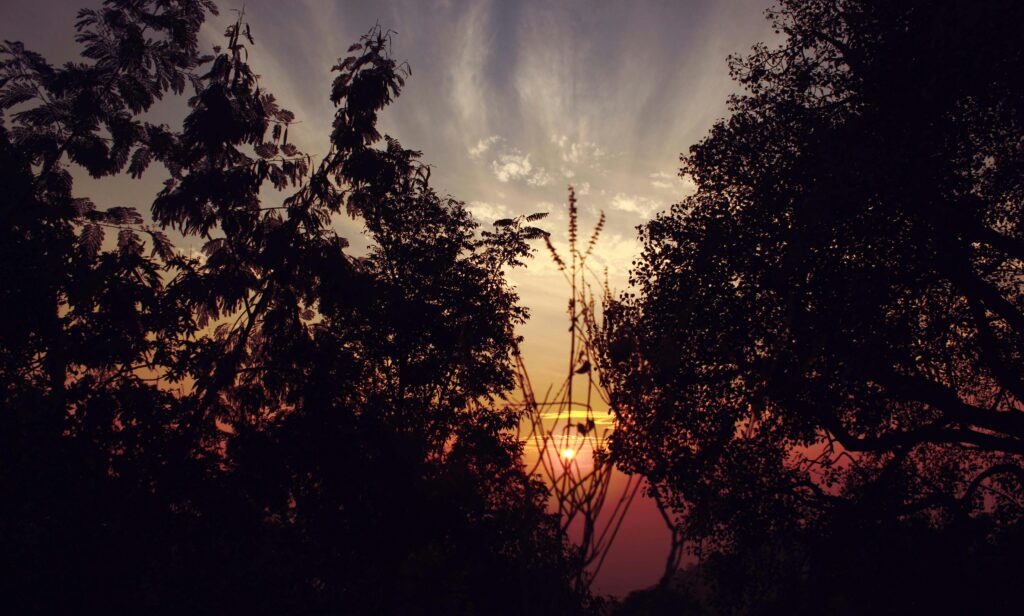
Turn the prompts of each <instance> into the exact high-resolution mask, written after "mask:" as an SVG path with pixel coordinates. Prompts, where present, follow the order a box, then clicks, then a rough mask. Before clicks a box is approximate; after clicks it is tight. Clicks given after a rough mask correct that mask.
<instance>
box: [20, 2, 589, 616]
mask: <svg viewBox="0 0 1024 616" xmlns="http://www.w3.org/2000/svg"><path fill="white" fill-rule="evenodd" d="M213 10H214V7H213V5H212V4H211V3H210V2H209V1H208V0H107V1H106V2H105V4H104V7H103V8H102V9H100V10H96V11H82V12H81V13H80V17H79V21H78V24H77V27H78V31H79V36H78V40H79V41H80V42H81V43H82V44H83V52H82V55H83V56H84V58H86V59H87V60H88V61H87V62H83V63H69V64H66V65H64V66H62V67H53V66H51V65H50V64H48V63H47V62H46V61H45V60H44V59H43V58H42V57H41V56H39V55H37V54H34V53H32V52H29V51H27V50H25V49H24V47H23V46H22V45H21V44H19V43H9V42H8V43H5V44H4V46H3V47H2V48H0V103H2V109H3V111H4V116H3V124H2V125H0V178H2V184H3V186H4V193H5V194H4V196H3V201H2V212H3V214H2V216H0V235H2V238H0V251H2V254H0V263H2V265H0V268H2V269H0V279H2V284H0V312H2V313H3V314H4V317H5V318H4V320H3V323H2V324H0V395H2V396H3V412H2V414H0V490H2V494H3V498H2V499H0V500H2V501H3V502H4V503H5V505H4V506H3V512H2V514H0V537H2V538H3V539H2V546H0V548H2V549H0V551H2V552H3V557H2V558H3V562H4V567H3V569H4V570H5V571H6V572H8V573H7V575H6V576H5V577H4V580H3V582H4V589H5V601H8V602H11V603H14V604H18V605H21V606H23V607H26V608H33V609H51V608H61V607H64V608H67V607H69V606H71V605H76V606H81V605H90V606H96V607H99V606H108V607H111V608H113V609H115V610H117V611H139V610H148V609H160V610H169V609H175V608H182V609H186V610H188V611H204V612H205V611H215V610H220V611H230V612H237V611H256V612H274V613H283V612H307V611H311V610H325V609H326V610H339V609H340V610H344V611H345V612H346V613H363V612H369V611H376V612H382V611H383V612H385V613H442V612H444V613H452V612H454V613H481V612H488V613H522V612H525V611H529V610H533V609H545V610H548V611H555V612H558V613H571V612H573V611H575V610H577V609H579V607H580V604H581V603H580V600H581V598H580V597H579V596H578V595H577V594H576V593H574V592H573V591H571V590H570V589H569V584H568V579H569V576H570V571H569V569H568V566H567V560H566V557H565V550H564V545H563V540H562V535H561V534H560V532H559V528H558V525H557V521H556V520H553V519H552V518H551V517H550V516H548V515H546V514H545V513H544V502H543V499H544V491H543V489H542V488H541V487H540V486H538V485H537V484H536V483H535V482H534V481H533V480H531V479H530V478H529V477H528V476H527V475H526V473H525V472H524V471H523V469H522V467H521V464H520V454H521V451H520V447H521V446H520V445H519V443H518V442H516V441H515V440H513V439H512V438H511V437H510V436H508V434H509V428H510V427H512V426H514V425H515V424H516V423H517V422H518V416H517V415H516V414H514V413H511V412H508V411H500V410H498V409H496V408H495V407H494V405H493V404H492V402H491V401H492V400H493V398H494V397H495V396H497V395H499V394H500V393H501V392H502V391H504V390H506V389H507V388H509V387H510V385H511V384H512V375H513V373H512V367H511V357H512V353H513V351H514V349H515V347H516V344H517V342H518V340H517V338H516V336H515V331H514V328H515V326H516V325H517V324H519V323H521V322H522V320H523V319H524V318H525V317H526V313H525V310H524V309H523V308H522V307H520V306H519V304H518V298H517V296H516V294H515V292H514V290H513V289H512V288H511V287H510V286H509V285H508V283H507V282H506V280H505V278H504V273H503V271H504V268H506V267H507V266H516V265H521V264H522V261H523V259H524V258H525V257H527V256H528V255H529V253H530V250H531V249H530V247H529V245H528V243H527V242H528V240H530V239H533V238H536V237H539V236H540V234H541V232H540V231H539V230H538V229H536V228H535V227H531V226H528V225H527V224H525V223H527V222H532V221H533V220H534V219H529V220H526V219H521V220H520V219H517V220H514V221H503V223H502V224H501V225H499V226H498V227H497V228H496V230H495V231H494V232H485V233H482V234H478V233H477V228H476V227H477V226H476V223H475V222H474V221H473V220H472V218H471V216H470V215H469V214H468V213H467V211H466V209H465V208H464V206H463V204H462V203H461V202H459V201H456V200H454V199H452V198H448V197H442V196H439V195H438V194H437V193H436V192H435V191H434V190H433V189H432V188H431V186H430V184H429V176H430V174H429V168H428V167H427V166H426V165H424V164H423V163H421V162H420V161H419V153H418V152H415V151H412V150H407V149H404V148H403V147H402V146H401V144H399V143H398V141H396V140H394V139H392V138H390V137H384V138H383V139H384V147H377V146H378V144H379V143H380V141H381V139H382V136H381V135H380V134H379V133H378V132H377V129H376V119H377V114H378V113H379V112H380V110H381V109H383V108H384V107H385V106H386V105H387V104H389V103H390V102H391V101H392V100H393V99H394V98H395V97H396V96H397V95H398V94H399V92H400V90H401V87H402V85H403V83H404V81H403V80H404V78H405V77H406V76H407V75H408V68H407V67H406V66H404V65H401V64H398V63H396V62H395V61H394V60H393V59H392V58H391V57H390V35H389V33H387V32H383V31H381V30H380V28H375V29H374V30H372V31H371V32H370V33H369V34H368V35H367V36H365V37H363V39H362V40H361V41H360V42H359V43H358V44H356V45H354V46H352V47H351V48H350V49H349V52H350V53H352V54H354V55H352V56H351V57H349V58H347V59H345V60H342V61H341V62H340V63H339V64H338V66H336V67H335V70H336V71H337V72H338V77H337V78H336V79H335V81H334V84H333V87H332V89H331V100H332V101H333V102H334V104H335V105H336V106H337V113H336V116H335V120H334V125H333V130H332V132H331V136H330V151H329V153H328V154H327V155H326V156H325V157H324V158H323V159H322V160H321V161H320V162H319V163H318V164H316V165H314V164H313V161H312V159H311V157H309V156H307V155H305V154H303V153H302V152H300V151H299V149H298V148H297V147H296V146H295V145H294V144H292V143H290V142H289V141H288V126H289V124H290V123H291V122H293V121H294V116H293V115H292V114H291V113H290V112H289V111H287V110H285V109H283V108H281V107H280V106H279V105H278V104H277V103H276V101H275V99H274V97H273V96H272V95H271V94H269V93H268V92H266V91H265V90H264V89H262V88H261V87H260V85H259V83H258V80H257V77H256V75H255V74H254V73H253V71H252V70H251V68H250V67H249V66H248V64H247V62H246V58H247V54H246V51H245V50H246V44H250V45H251V44H252V42H253V40H252V35H251V33H250V30H249V27H248V26H247V25H245V24H244V22H243V21H242V19H241V17H239V19H238V21H237V22H236V23H235V24H234V25H232V26H230V27H229V28H228V30H227V32H226V38H227V44H226V45H225V47H224V48H223V49H221V48H215V50H214V52H215V54H214V55H213V56H202V55H200V54H199V52H198V45H197V42H196V39H197V33H198V29H199V28H200V26H201V25H202V23H203V22H204V19H205V17H206V14H207V13H208V12H210V11H213ZM203 71H205V72H203ZM187 86H191V88H192V89H193V90H194V95H193V96H192V97H191V98H190V99H189V100H188V113H187V117H186V118H185V119H184V122H183V124H182V127H181V129H180V130H176V129H173V128H171V127H170V126H167V125H152V124H149V123H146V122H143V121H141V120H140V119H139V115H140V114H141V113H143V112H145V111H146V110H148V109H150V108H151V107H152V106H153V105H154V104H155V103H156V102H157V101H158V100H159V99H161V97H162V96H164V95H165V94H167V93H173V94H181V93H183V92H184V90H185V89H186V87H187ZM8 124H9V126H8ZM152 164H161V165H162V166H163V167H164V168H165V169H166V171H167V173H168V179H167V180H166V182H165V185H164V187H163V189H162V190H161V191H160V193H159V195H158V196H157V197H156V199H155V200H154V201H153V203H152V220H153V224H147V222H146V219H145V218H144V217H143V216H142V215H141V214H139V213H138V212H137V210H135V209H133V208H128V207H114V208H109V209H106V210H101V209H98V208H97V207H96V206H95V205H94V204H93V203H92V202H90V201H88V200H87V199H84V198H81V197H76V196H74V194H73V191H72V187H73V181H72V179H73V178H72V170H73V169H74V167H75V166H76V165H77V166H79V167H81V168H84V169H85V170H86V171H87V172H88V173H90V174H91V175H93V176H95V177H109V176H113V175H115V174H118V173H121V172H122V171H124V170H126V169H127V171H128V172H129V173H130V174H131V175H132V176H136V177H137V176H140V175H142V174H143V173H144V172H146V169H147V167H149V166H150V165H152ZM268 194H274V195H280V194H285V195H287V196H286V197H284V198H283V199H282V200H281V201H280V205H271V206H268V205H265V204H264V197H265V196H266V195H268ZM344 213H348V214H350V215H352V216H356V217H358V218H359V219H361V220H362V222H363V223H364V225H365V230H366V233H367V235H368V237H369V238H370V240H371V247H370V250H369V253H368V254H367V255H366V256H365V257H362V258H356V257H353V256H351V255H349V254H347V253H346V252H345V249H346V246H347V242H346V241H345V239H344V238H342V237H339V236H338V235H337V234H336V233H335V231H334V230H333V227H332V225H331V221H332V218H333V217H335V216H337V215H343V214H344ZM167 229H173V230H175V231H177V232H180V233H181V234H182V235H184V236H185V237H186V238H191V239H193V240H199V241H202V242H204V245H203V250H202V255H201V256H185V255H182V254H178V253H177V252H176V250H175V249H174V247H173V246H172V244H171V242H170V241H169V240H168V238H167V236H166V235H165V234H164V230H167ZM108 230H109V231H116V235H117V242H116V245H113V244H112V243H111V242H108V241H107V240H106V239H105V235H106V232H107V231H108ZM147 243H148V245H149V248H150V250H149V252H148V253H147V250H146V248H147ZM510 596H511V597H512V599H510Z"/></svg>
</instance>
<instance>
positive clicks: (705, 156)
mask: <svg viewBox="0 0 1024 616" xmlns="http://www.w3.org/2000/svg"><path fill="white" fill-rule="evenodd" d="M769 15H770V18H771V20H772V23H773V24H774V25H775V28H776V29H777V31H778V32H779V33H780V34H782V35H783V36H784V41H783V43H782V44H781V45H780V46H779V47H777V48H770V47H768V46H765V45H760V46H757V47H755V48H754V50H753V52H752V53H751V54H750V55H749V56H747V57H744V58H734V59H733V60H732V63H731V68H732V74H733V77H734V78H735V79H736V80H737V81H739V82H740V83H741V84H743V86H744V87H745V88H746V93H745V94H742V95H738V96H735V97H733V98H732V99H731V101H730V108H731V116H730V117H729V118H728V119H726V120H723V121H720V122H719V123H717V124H716V125H715V126H714V128H713V129H712V130H711V132H710V133H709V134H708V136H707V137H706V138H705V139H704V140H703V141H701V142H700V143H698V144H697V145H695V146H694V147H693V148H691V150H690V152H689V155H687V156H684V157H683V159H682V161H683V166H682V170H681V173H683V174H687V175H689V176H690V177H692V178H693V180H694V181H695V182H696V185H697V187H698V191H697V193H696V194H695V195H693V196H692V197H689V198H687V199H685V200H684V201H682V202H681V203H679V204H677V205H675V206H673V208H672V210H671V212H669V213H667V214H664V215H660V216H658V217H657V218H656V219H654V220H652V221H651V222H650V223H648V224H647V225H646V226H645V227H643V228H642V230H641V240H642V242H643V245H644V250H643V254H642V256H641V258H640V259H639V260H638V262H637V264H636V266H635V269H634V271H633V275H632V282H633V284H634V285H635V286H636V288H637V294H636V295H635V296H628V295H627V296H625V297H623V298H622V299H621V301H619V302H614V303H613V304H612V305H610V306H609V307H608V314H609V326H608V328H607V329H606V331H605V337H604V359H603V361H604V362H605V364H606V365H605V368H606V373H607V374H608V375H609V377H608V381H607V386H608V389H609V390H610V391H611V394H612V400H613V404H615V405H616V407H617V408H619V409H620V414H621V416H622V419H621V421H620V423H619V425H618V428H617V430H616V432H615V435H614V437H613V450H614V451H615V452H616V454H617V455H618V456H619V457H620V459H622V460H623V461H624V463H625V464H626V465H627V466H628V468H630V469H632V470H634V471H637V472H641V473H643V474H645V475H646V476H647V477H649V478H650V479H651V480H652V482H653V483H654V484H655V486H656V489H657V490H659V491H660V492H662V493H663V494H667V495H668V497H669V499H670V502H671V503H672V505H673V507H674V509H675V511H676V513H677V515H678V516H679V517H680V519H681V521H682V522H683V524H684V528H685V533H686V535H687V537H688V539H690V540H691V541H692V542H693V547H694V549H695V550H698V551H701V550H703V553H705V554H706V553H708V552H714V551H717V550H729V549H733V550H737V551H742V550H744V549H746V550H749V552H747V553H752V552H753V551H754V550H756V549H759V548H756V547H754V546H758V545H764V544H765V543H771V544H772V547H771V549H772V550H775V551H774V552H773V553H774V554H775V555H776V556H778V555H779V554H783V555H784V554H785V553H786V550H793V549H796V548H794V547H792V546H793V545H794V544H792V543H791V544H788V545H789V546H790V547H788V548H787V547H785V546H786V545H787V544H786V541H785V539H784V538H786V537H797V536H802V537H805V538H808V537H813V536H814V532H816V531H813V530H809V529H815V528H822V527H823V526H822V525H827V524H829V523H830V520H835V519H838V518H841V519H849V518H848V517H846V516H849V515H851V514H850V513H849V512H850V511H856V512H857V516H858V517H864V518H867V519H871V520H888V521H892V520H904V521H908V520H914V523H925V524H926V525H927V526H929V527H934V528H937V529H942V528H952V525H954V524H960V523H964V524H966V522H963V521H964V520H967V519H969V520H974V521H978V523H979V524H980V526H981V527H989V526H990V524H994V528H1002V527H1006V526H1007V525H1010V524H1013V523H1015V522H1016V521H1017V519H1018V518H1019V516H1020V513H1021V509H1020V504H1019V500H1018V499H1019V497H1020V493H1021V479H1022V478H1024V472H1022V471H1021V467H1020V464H1019V456H1020V454H1022V453H1024V406H1022V404H1024V388H1022V387H1021V380H1020V374H1021V367H1022V365H1024V362H1022V356H1021V349H1022V348H1024V346H1022V342H1024V338H1022V337H1024V287H1022V283H1021V281H1022V280H1024V277H1022V275H1024V271H1022V267H1021V258H1022V257H1024V252H1022V251H1021V249H1022V246H1024V244H1022V243H1021V242H1022V240H1024V227H1022V220H1024V217H1022V212H1021V207H1022V204H1024V200H1022V198H1021V197H1022V192H1021V190H1022V186H1024V184H1022V178H1024V175H1022V173H1021V170H1022V166H1021V165H1022V162H1024V151H1022V149H1021V143H1022V139H1021V135H1022V128H1024V125H1022V123H1021V122H1022V117H1024V116H1022V110H1024V90H1022V89H1021V84H1020V80H1019V78H1018V75H1019V74H1021V72H1022V69H1024V55H1022V52H1021V49H1020V46H1019V45H1018V44H1017V39H1018V36H1017V35H1018V34H1019V32H1018V28H1017V26H1016V25H1014V24H1018V23H1020V19H1021V17H1024V15H1022V14H1021V6H1020V5H1019V3H1014V2H998V1H992V2H981V3H963V2H956V1H949V2H945V1H944V2H899V3H878V2H867V1H860V0H815V1H811V2H797V1H795V0H783V1H782V2H780V4H779V6H778V7H777V8H776V9H773V10H772V11H770V13H769ZM908 523H910V522H908ZM829 528H833V529H834V530H835V532H839V533H840V534H841V532H842V527H832V526H829ZM849 532H851V533H852V532H854V531H852V530H850V531H849ZM908 532H909V531H908ZM978 532H981V531H978ZM998 534H999V533H998V532H997V531H996V530H989V531H985V534H984V536H985V537H987V538H988V539H990V540H991V541H993V542H997V541H998ZM770 538H778V541H777V542H774V543H772V542H773V541H774V539H770ZM982 543H984V541H983V542H982ZM832 545H835V546H836V549H837V550H841V549H847V548H850V546H849V544H848V543H844V542H842V541H839V540H835V541H834V542H833V543H832ZM876 545H877V544H876ZM819 557H820V558H824V556H821V555H820V552H819ZM814 562H815V563H818V562H820V561H814ZM762 564H764V563H763V562H762ZM751 570H752V569H745V571H748V572H749V571H751ZM762 570H764V569H762ZM802 571H804V573H802V574H801V575H805V576H806V575H807V574H806V571H805V570H802ZM804 579H806V577H805V578H804ZM826 611H830V610H826Z"/></svg>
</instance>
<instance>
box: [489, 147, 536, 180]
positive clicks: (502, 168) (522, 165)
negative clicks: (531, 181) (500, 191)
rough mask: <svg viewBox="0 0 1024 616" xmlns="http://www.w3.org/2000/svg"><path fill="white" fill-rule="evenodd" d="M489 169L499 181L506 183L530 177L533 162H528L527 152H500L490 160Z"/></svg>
mask: <svg viewBox="0 0 1024 616" xmlns="http://www.w3.org/2000/svg"><path fill="white" fill-rule="evenodd" d="M491 169H492V170H493V171H494V177H496V178H498V181H499V182H502V183H506V182H509V181H511V180H519V179H523V178H527V177H530V173H531V172H532V171H533V164H532V163H531V162H530V155H529V154H525V155H523V154H518V153H515V154H502V155H501V156H499V157H498V158H497V160H494V161H492V162H491Z"/></svg>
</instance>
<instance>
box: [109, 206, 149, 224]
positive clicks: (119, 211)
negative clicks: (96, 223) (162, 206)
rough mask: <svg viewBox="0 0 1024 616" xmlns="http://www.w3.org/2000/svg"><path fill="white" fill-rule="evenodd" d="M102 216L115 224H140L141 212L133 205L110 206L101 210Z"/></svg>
mask: <svg viewBox="0 0 1024 616" xmlns="http://www.w3.org/2000/svg"><path fill="white" fill-rule="evenodd" d="M102 214H103V215H104V218H106V219H107V220H109V221H110V222H112V223H114V224H117V225H141V224H142V222H143V220H142V214H139V212H138V211H137V210H136V209H135V208H133V207H112V208H110V209H108V210H106V211H105V212H102Z"/></svg>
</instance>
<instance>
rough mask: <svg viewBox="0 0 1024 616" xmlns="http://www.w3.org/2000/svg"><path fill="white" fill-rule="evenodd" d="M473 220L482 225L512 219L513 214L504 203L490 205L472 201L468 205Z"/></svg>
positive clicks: (484, 202)
mask: <svg viewBox="0 0 1024 616" xmlns="http://www.w3.org/2000/svg"><path fill="white" fill-rule="evenodd" d="M466 209H468V210H469V211H470V212H471V213H472V214H473V218H476V219H477V221H479V222H482V223H490V222H494V221H495V220H498V219H500V218H511V216H512V213H511V210H509V208H508V206H507V205H505V204H504V203H488V202H486V201H470V202H469V203H467V204H466Z"/></svg>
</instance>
